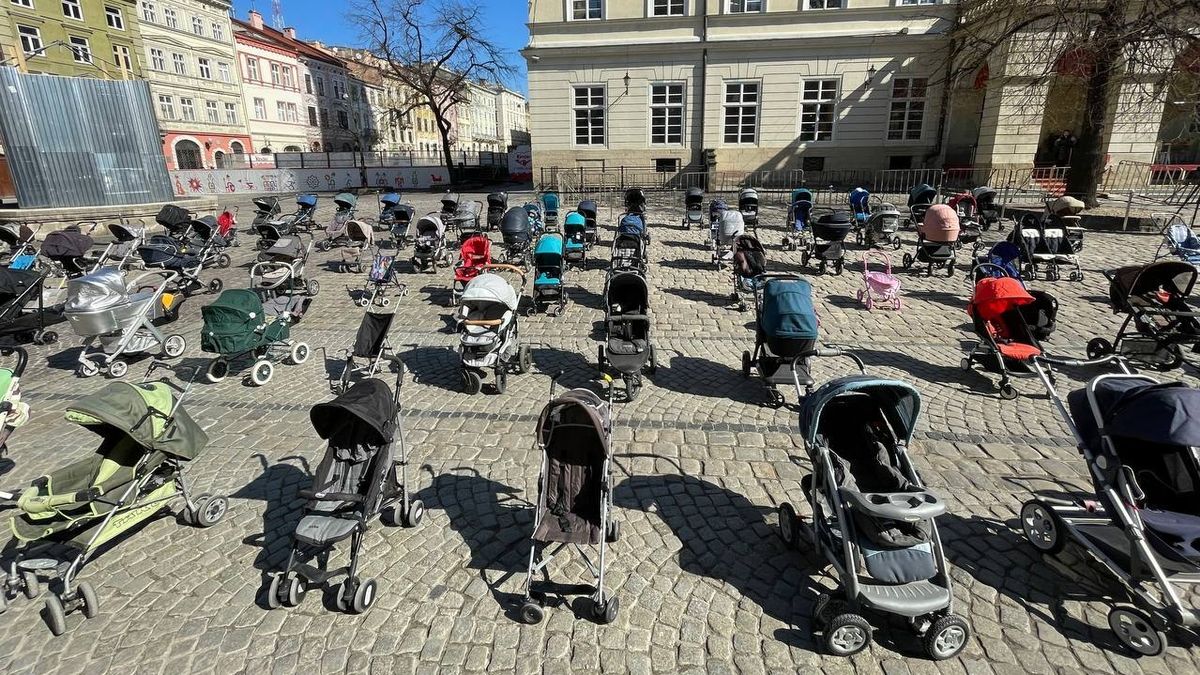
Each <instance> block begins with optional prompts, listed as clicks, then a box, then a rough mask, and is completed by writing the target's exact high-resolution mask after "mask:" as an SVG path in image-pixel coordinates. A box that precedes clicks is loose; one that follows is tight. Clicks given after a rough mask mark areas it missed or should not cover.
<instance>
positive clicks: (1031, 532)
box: [1021, 499, 1067, 555]
mask: <svg viewBox="0 0 1200 675" xmlns="http://www.w3.org/2000/svg"><path fill="white" fill-rule="evenodd" d="M1021 529H1022V530H1023V531H1024V533H1025V538H1026V539H1028V540H1029V543H1030V544H1032V545H1033V547H1034V548H1036V549H1037V550H1038V551H1039V552H1040V553H1042V554H1044V555H1055V554H1057V553H1059V552H1060V551H1062V550H1063V548H1064V547H1065V546H1066V545H1067V540H1066V537H1064V536H1063V534H1064V532H1063V523H1062V519H1061V517H1059V515H1058V514H1057V513H1056V512H1055V511H1054V509H1052V508H1050V507H1049V506H1047V505H1046V504H1043V503H1042V502H1041V501H1038V500H1036V499H1034V500H1030V501H1027V502H1025V504H1024V506H1022V507H1021Z"/></svg>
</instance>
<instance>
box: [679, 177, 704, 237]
mask: <svg viewBox="0 0 1200 675" xmlns="http://www.w3.org/2000/svg"><path fill="white" fill-rule="evenodd" d="M702 222H704V189H703V188H698V187H692V188H688V190H687V192H685V193H684V195H683V229H685V230H690V229H692V226H693V225H694V226H696V227H700V223H702Z"/></svg>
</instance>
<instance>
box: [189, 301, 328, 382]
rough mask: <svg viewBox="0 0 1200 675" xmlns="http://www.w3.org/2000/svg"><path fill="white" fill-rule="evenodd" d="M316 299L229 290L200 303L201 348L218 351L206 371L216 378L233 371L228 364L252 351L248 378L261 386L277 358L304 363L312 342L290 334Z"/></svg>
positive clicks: (209, 375) (270, 374) (293, 363)
mask: <svg viewBox="0 0 1200 675" xmlns="http://www.w3.org/2000/svg"><path fill="white" fill-rule="evenodd" d="M311 302H312V298H310V297H306V296H303V295H277V296H275V297H272V298H269V299H268V300H267V301H266V302H265V303H264V302H263V301H262V298H260V297H259V295H258V293H256V292H254V291H251V290H246V289H231V290H228V291H225V292H224V293H221V295H220V297H218V298H217V300H216V302H213V303H212V304H211V305H206V306H204V307H201V308H200V314H201V316H202V317H203V318H204V328H203V329H202V332H201V333H200V349H202V350H204V351H206V352H208V353H210V354H217V357H216V358H215V359H213V360H212V361H211V362H209V364H208V369H207V370H206V371H205V373H204V375H205V377H206V378H208V381H209V382H213V383H217V382H220V381H221V380H224V379H225V377H226V376H227V375H229V368H230V363H231V362H233V361H235V360H237V359H239V358H241V357H244V356H252V357H253V359H254V366H253V367H251V369H250V381H251V382H252V383H254V384H255V385H256V386H259V387H261V386H263V385H264V384H266V383H267V382H270V381H271V376H272V375H273V374H274V373H275V365H274V363H273V361H280V360H284V361H287V362H289V363H291V364H292V365H300V364H301V363H304V362H305V361H307V360H308V354H309V349H308V345H307V344H305V343H303V342H296V341H294V340H292V339H291V332H292V328H291V327H292V325H293V324H296V323H299V322H300V319H301V317H303V316H304V312H305V311H307V310H308V305H309V304H310V303H311Z"/></svg>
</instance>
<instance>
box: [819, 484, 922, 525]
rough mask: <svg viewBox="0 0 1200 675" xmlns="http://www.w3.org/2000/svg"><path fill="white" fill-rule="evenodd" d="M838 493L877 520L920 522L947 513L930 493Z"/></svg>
mask: <svg viewBox="0 0 1200 675" xmlns="http://www.w3.org/2000/svg"><path fill="white" fill-rule="evenodd" d="M838 491H839V492H840V493H841V494H842V496H843V497H844V498H845V499H846V500H847V501H848V502H850V503H851V505H852V506H853V507H854V508H855V509H856V510H859V511H862V512H864V513H867V514H870V515H872V516H875V517H877V518H889V519H892V520H905V521H919V520H928V519H930V518H936V517H937V516H940V515H942V514H943V513H945V512H946V505H945V504H944V503H942V500H940V499H938V498H937V497H936V496H935V495H933V494H931V493H929V492H858V491H857V490H850V489H847V488H840V489H839V490H838Z"/></svg>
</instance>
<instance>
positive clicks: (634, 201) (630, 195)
mask: <svg viewBox="0 0 1200 675" xmlns="http://www.w3.org/2000/svg"><path fill="white" fill-rule="evenodd" d="M625 206H626V208H629V209H631V210H634V211H637V210H640V209H643V208H645V206H646V191H645V190H643V189H642V188H629V189H628V190H626V191H625Z"/></svg>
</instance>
